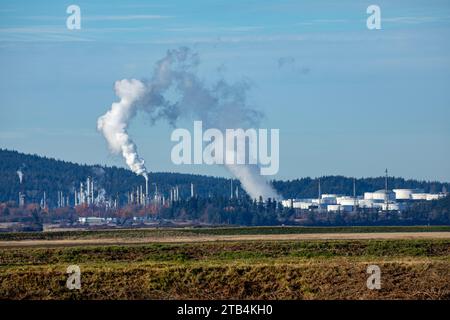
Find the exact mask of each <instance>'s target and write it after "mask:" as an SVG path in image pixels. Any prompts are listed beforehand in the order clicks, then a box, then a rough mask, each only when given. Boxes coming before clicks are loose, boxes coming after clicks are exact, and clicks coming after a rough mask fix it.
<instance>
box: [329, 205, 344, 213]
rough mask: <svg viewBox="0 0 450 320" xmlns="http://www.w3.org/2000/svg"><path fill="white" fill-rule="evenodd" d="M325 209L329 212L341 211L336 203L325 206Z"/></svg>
mask: <svg viewBox="0 0 450 320" xmlns="http://www.w3.org/2000/svg"><path fill="white" fill-rule="evenodd" d="M327 211H330V212H337V211H341V206H340V205H338V204H329V205H328V206H327Z"/></svg>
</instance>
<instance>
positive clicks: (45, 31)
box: [0, 26, 93, 42]
mask: <svg viewBox="0 0 450 320" xmlns="http://www.w3.org/2000/svg"><path fill="white" fill-rule="evenodd" d="M0 41H15V42H38V41H57V42H62V41H93V40H92V39H90V38H87V37H82V36H80V35H79V34H76V33H70V32H69V31H68V30H67V29H66V28H64V27H55V26H36V27H14V28H0Z"/></svg>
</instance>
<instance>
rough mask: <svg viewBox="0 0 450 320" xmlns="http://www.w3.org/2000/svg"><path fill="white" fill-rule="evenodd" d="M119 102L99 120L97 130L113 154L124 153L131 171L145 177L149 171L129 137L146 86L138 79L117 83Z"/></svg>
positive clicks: (115, 86) (116, 89)
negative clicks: (131, 124) (131, 121)
mask: <svg viewBox="0 0 450 320" xmlns="http://www.w3.org/2000/svg"><path fill="white" fill-rule="evenodd" d="M114 89H115V91H116V95H117V96H118V97H119V98H120V101H119V102H114V103H113V104H112V105H111V109H110V110H109V111H108V112H106V113H105V114H104V115H103V116H101V117H100V118H98V121H97V129H98V130H99V131H100V132H101V133H102V134H103V135H104V136H105V139H106V141H107V142H108V145H109V148H110V149H111V151H112V152H113V153H116V154H118V153H122V156H123V157H124V158H125V161H126V163H127V165H128V166H129V167H130V169H131V171H133V172H134V173H136V174H138V175H142V176H144V178H145V179H146V180H147V179H148V177H147V169H146V168H145V166H144V160H143V159H141V158H140V157H139V155H138V153H137V148H136V145H135V144H134V142H133V140H131V138H130V137H129V135H128V132H127V129H128V123H129V121H130V120H131V119H132V118H133V117H134V116H135V114H136V108H137V105H136V104H137V102H138V101H139V100H140V99H142V97H143V96H144V93H145V85H144V84H143V83H142V82H141V81H139V80H136V79H131V80H127V79H124V80H121V81H116V83H115V85H114Z"/></svg>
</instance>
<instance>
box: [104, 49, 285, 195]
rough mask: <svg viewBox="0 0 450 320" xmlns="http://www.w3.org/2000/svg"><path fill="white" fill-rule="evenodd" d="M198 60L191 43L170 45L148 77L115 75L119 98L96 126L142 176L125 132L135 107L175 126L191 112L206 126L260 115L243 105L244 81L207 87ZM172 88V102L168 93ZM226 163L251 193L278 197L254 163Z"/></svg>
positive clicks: (243, 124)
mask: <svg viewBox="0 0 450 320" xmlns="http://www.w3.org/2000/svg"><path fill="white" fill-rule="evenodd" d="M198 64H199V59H198V55H197V54H196V53H193V52H192V51H191V50H190V49H189V48H185V47H182V48H179V49H175V50H168V51H167V54H166V55H165V56H164V57H163V58H162V59H161V60H159V61H158V62H157V63H156V65H155V68H154V71H153V75H152V77H151V78H150V80H147V81H141V80H136V79H131V80H127V79H124V80H120V81H116V83H115V87H114V88H115V92H116V95H117V96H118V97H119V99H120V100H119V101H118V102H114V103H113V104H112V105H111V108H110V110H108V112H106V113H105V114H104V115H103V116H101V117H100V118H99V119H98V122H97V128H98V130H99V131H100V132H101V133H102V134H103V135H104V136H105V139H106V140H107V142H108V145H109V147H110V149H111V151H112V152H114V153H117V154H120V153H121V154H122V156H123V157H124V158H125V161H126V163H127V165H128V166H129V167H130V169H131V170H132V171H133V172H135V173H136V174H138V175H142V176H144V177H145V179H147V170H146V168H145V165H144V160H143V159H142V158H140V157H139V155H138V152H137V147H136V145H135V143H134V142H133V140H132V139H131V138H130V136H129V135H128V132H127V129H128V126H129V123H130V121H131V119H133V117H134V116H135V115H136V113H137V111H138V110H139V111H144V112H146V113H147V114H148V115H149V116H150V118H151V119H152V122H156V121H157V120H160V119H164V120H166V121H168V123H170V124H171V125H173V126H175V125H176V123H177V120H178V119H181V118H188V119H189V118H194V119H196V120H202V121H203V124H204V125H205V126H206V127H209V128H218V129H221V130H225V129H227V128H248V127H251V126H257V125H258V124H259V121H260V120H261V118H262V114H261V113H260V112H259V111H257V110H255V109H252V108H250V107H249V106H248V105H247V101H246V94H247V91H248V89H249V85H248V83H246V82H238V83H234V84H229V83H227V82H226V81H225V80H223V79H221V80H219V81H217V82H215V83H214V84H213V85H212V86H211V87H207V86H206V85H205V84H204V83H203V81H202V80H201V79H200V78H199V77H198V76H197V74H196V72H195V69H196V67H197V65H198ZM174 92H175V93H176V95H177V99H176V101H175V102H174V101H173V100H170V97H169V96H170V95H171V94H173V93H174ZM232 152H233V151H232ZM226 167H227V169H228V170H229V171H230V172H231V173H232V174H233V175H234V176H235V177H236V178H238V179H239V180H240V181H241V184H242V186H243V188H244V189H245V191H246V192H247V193H248V194H249V195H250V196H251V197H252V198H258V197H260V196H261V197H262V198H264V199H267V198H272V199H279V198H280V196H279V195H278V194H277V193H276V191H275V190H274V189H273V188H272V186H271V185H270V184H269V183H268V182H267V181H266V180H265V179H264V178H263V177H262V176H260V175H259V173H258V171H257V170H256V169H257V168H256V167H255V166H254V165H253V166H251V165H226Z"/></svg>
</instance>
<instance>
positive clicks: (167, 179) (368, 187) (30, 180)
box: [0, 149, 450, 203]
mask: <svg viewBox="0 0 450 320" xmlns="http://www.w3.org/2000/svg"><path fill="white" fill-rule="evenodd" d="M18 170H20V171H21V172H22V173H23V181H22V184H20V182H19V177H18V174H17V171H18ZM89 176H90V177H93V178H94V180H95V183H96V188H103V189H105V191H106V193H107V194H108V195H113V196H115V195H117V194H119V195H121V199H122V200H123V201H125V195H126V193H127V192H128V191H129V190H130V189H131V188H132V187H136V186H138V185H142V184H143V183H144V179H143V178H142V177H140V176H136V175H135V174H134V173H132V172H131V171H129V170H127V169H123V168H117V167H106V166H100V165H94V166H92V165H79V164H75V163H71V162H66V161H61V160H55V159H50V158H46V157H41V156H37V155H28V154H23V153H19V152H17V151H9V150H4V149H0V202H4V201H8V200H14V201H17V195H18V193H19V191H22V192H25V193H26V196H27V199H28V201H30V200H31V201H39V200H40V199H41V197H42V194H43V192H44V191H46V193H47V196H48V198H49V200H50V202H53V203H55V202H56V198H57V192H58V191H63V192H64V193H66V194H67V193H72V192H73V190H74V189H75V188H77V189H78V188H79V185H80V182H82V181H85V180H86V178H87V177H89ZM150 183H151V184H150V187H151V190H153V189H154V185H152V183H156V184H157V185H158V190H159V191H161V192H164V193H166V195H167V194H168V193H169V190H170V188H171V187H173V186H176V185H178V186H179V192H180V197H187V196H189V194H190V184H191V183H193V184H194V186H195V192H196V194H198V195H199V196H200V197H207V196H228V195H229V194H230V180H229V179H225V178H217V177H210V176H201V175H191V174H180V173H166V172H162V173H150ZM273 184H274V186H275V188H276V189H277V190H278V192H279V193H280V194H281V195H282V196H283V197H284V198H308V197H317V189H318V188H317V186H318V180H317V179H312V178H302V179H297V180H291V181H273ZM234 185H238V182H235V183H234ZM389 187H390V188H421V189H424V191H426V192H440V191H442V189H443V187H445V188H446V189H447V190H450V189H449V183H440V182H425V181H416V180H404V179H402V178H389ZM356 188H357V193H358V194H363V193H364V192H366V191H374V190H378V189H383V188H384V177H378V178H362V179H357V180H356ZM321 189H322V193H333V194H347V195H351V194H352V193H353V179H352V178H347V177H342V176H326V177H321Z"/></svg>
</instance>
